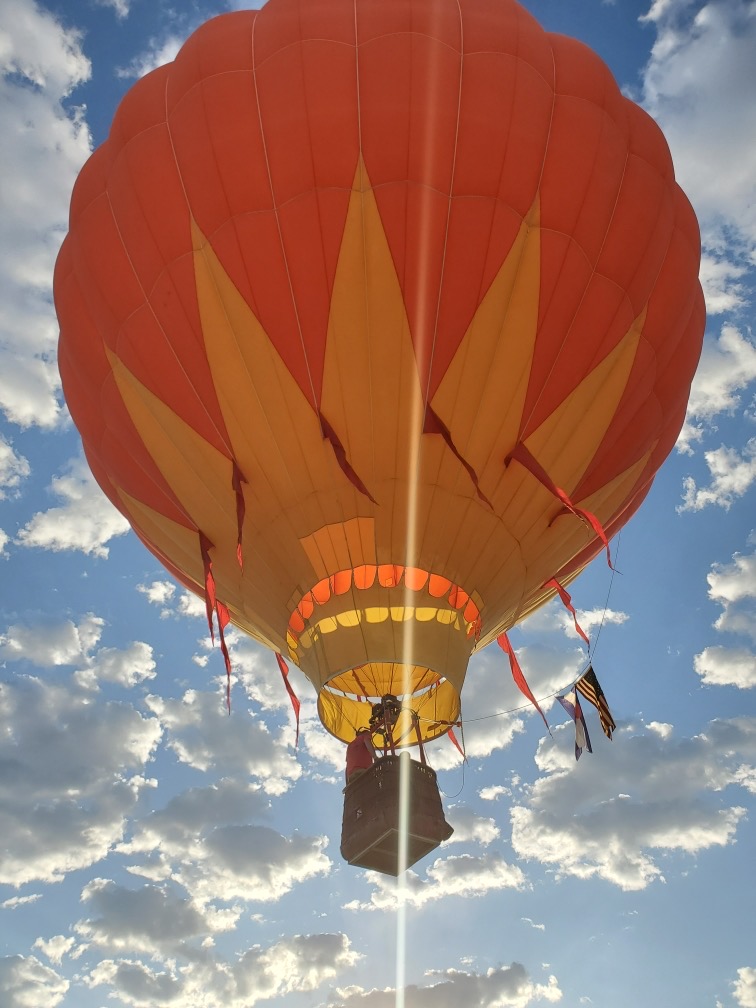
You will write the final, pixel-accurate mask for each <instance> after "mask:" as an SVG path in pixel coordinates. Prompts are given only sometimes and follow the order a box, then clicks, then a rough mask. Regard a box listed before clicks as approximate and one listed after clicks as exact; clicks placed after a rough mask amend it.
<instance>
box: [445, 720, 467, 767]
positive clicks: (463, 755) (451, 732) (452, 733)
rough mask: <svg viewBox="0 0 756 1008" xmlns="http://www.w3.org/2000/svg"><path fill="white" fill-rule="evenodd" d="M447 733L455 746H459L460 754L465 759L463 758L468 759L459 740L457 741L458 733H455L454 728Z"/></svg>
mask: <svg viewBox="0 0 756 1008" xmlns="http://www.w3.org/2000/svg"><path fill="white" fill-rule="evenodd" d="M446 734H447V735H448V736H449V740H450V741H451V742H452V743H453V744H454V745H455V746H456V747H457V749H458V750H459V755H460V756H461V757H462V759H463V760H467V756H465V754H464V753H463V752H462V747H461V746H460V744H459V742H458V741H457V736H456V735H455V734H454V729H453V728H450V729H449V731H448V732H447V733H446Z"/></svg>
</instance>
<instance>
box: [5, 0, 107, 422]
mask: <svg viewBox="0 0 756 1008" xmlns="http://www.w3.org/2000/svg"><path fill="white" fill-rule="evenodd" d="M0 65H1V66H2V69H3V72H4V73H3V80H2V82H1V83H0V97H1V98H2V100H0V133H2V136H3V138H4V143H3V184H2V187H0V194H1V195H0V218H2V221H3V228H2V232H0V352H2V354H3V367H2V370H0V410H2V411H3V412H4V413H5V414H6V416H7V417H8V418H9V419H10V420H12V421H14V422H15V423H18V424H20V425H22V426H25V427H26V426H31V425H35V424H37V425H40V426H43V427H50V426H52V425H54V424H55V423H57V422H58V420H59V418H60V416H61V412H60V406H59V404H58V388H59V378H58V372H57V368H56V365H55V347H56V343H57V337H58V327H57V324H56V321H55V314H54V312H53V308H52V299H51V277H52V270H53V263H54V260H55V256H56V255H57V252H58V248H59V246H60V242H61V240H62V237H63V235H64V233H65V230H66V227H67V218H68V202H69V197H70V194H71V189H72V187H73V183H74V179H75V177H76V174H77V172H78V170H79V168H80V166H81V164H82V163H83V161H84V160H85V159H86V157H87V155H88V154H89V147H90V139H89V132H88V130H87V128H86V125H85V123H84V120H83V116H82V115H81V113H80V112H74V113H70V112H68V111H66V110H65V109H64V108H63V104H62V103H63V100H64V99H65V98H67V97H68V96H69V95H70V94H71V92H72V91H73V90H74V88H75V87H76V86H77V84H80V83H82V82H83V81H85V80H87V79H88V78H89V74H90V65H89V61H88V60H87V59H86V57H85V56H84V54H83V53H82V51H81V47H80V38H79V35H78V33H77V32H75V31H71V30H67V29H65V28H63V27H62V26H61V25H60V24H59V23H58V22H57V21H56V20H55V18H54V16H53V15H52V14H51V13H50V12H48V11H45V10H44V9H43V8H41V7H39V6H37V5H36V4H35V3H33V2H31V0H5V2H4V3H3V4H2V5H0Z"/></svg>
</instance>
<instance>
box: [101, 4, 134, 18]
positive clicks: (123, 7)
mask: <svg viewBox="0 0 756 1008" xmlns="http://www.w3.org/2000/svg"><path fill="white" fill-rule="evenodd" d="M95 2H96V3H97V6H98V7H110V9H111V10H112V11H113V13H114V14H115V16H116V17H117V18H118V19H119V20H123V18H125V17H128V14H129V10H130V9H131V3H130V2H129V0H95Z"/></svg>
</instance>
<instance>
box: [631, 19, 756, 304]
mask: <svg viewBox="0 0 756 1008" xmlns="http://www.w3.org/2000/svg"><path fill="white" fill-rule="evenodd" d="M645 20H646V21H647V22H650V23H653V24H654V25H655V27H656V31H657V38H656V42H655V44H654V46H653V50H652V53H651V59H650V61H649V63H648V65H647V67H646V69H645V73H644V77H643V98H644V103H645V105H646V107H647V108H648V110H649V111H650V112H651V114H652V115H653V116H654V117H655V118H656V119H657V121H658V122H659V123H660V125H661V127H662V129H663V130H664V133H665V136H666V137H667V140H668V142H669V145H670V148H671V150H672V154H673V158H674V161H675V168H676V174H677V177H678V180H679V181H680V184H681V185H682V187H683V189H684V190H685V191H686V193H687V194H688V196H689V197H690V199H691V201H692V203H693V206H694V207H695V209H696V211H697V213H698V216H699V220H700V223H701V230H702V238H703V242H704V245H705V246H706V248H707V250H708V251H709V254H710V257H711V259H713V260H714V261H715V262H716V263H721V262H723V261H724V262H726V263H734V264H735V267H736V269H735V271H734V273H733V278H734V279H737V277H738V271H737V267H738V266H742V265H745V264H748V263H750V264H751V265H752V264H753V261H754V260H753V256H754V252H755V251H756V201H754V199H753V179H754V177H755V176H756V149H755V148H754V145H753V142H752V138H753V136H754V135H756V72H754V61H753V53H754V50H755V49H756V9H755V8H754V5H753V3H750V2H748V0H717V2H705V3H701V2H695V3H692V2H690V0H655V2H654V3H653V4H652V5H651V8H650V10H649V12H648V14H647V15H646V18H645ZM727 268H730V269H731V268H732V267H731V266H728V267H725V269H727ZM709 271H711V266H710V267H709ZM704 279H706V276H704ZM720 279H721V278H720ZM725 292H729V293H728V294H727V297H726V298H725V299H724V300H723V295H724V294H725ZM707 293H708V292H707ZM713 295H714V297H712V300H711V303H710V308H711V307H712V306H714V307H720V306H721V307H725V308H728V309H729V308H732V307H734V306H736V305H737V304H738V303H739V302H741V301H742V298H741V296H740V294H739V292H738V289H737V285H735V286H734V287H733V286H732V285H731V284H727V285H726V286H725V285H724V284H716V285H715V287H714V291H713Z"/></svg>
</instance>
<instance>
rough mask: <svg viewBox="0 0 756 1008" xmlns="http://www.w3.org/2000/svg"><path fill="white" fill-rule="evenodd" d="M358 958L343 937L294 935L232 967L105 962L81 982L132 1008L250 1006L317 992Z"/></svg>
mask: <svg viewBox="0 0 756 1008" xmlns="http://www.w3.org/2000/svg"><path fill="white" fill-rule="evenodd" d="M359 958H360V956H359V955H358V954H357V953H356V952H354V951H353V950H352V948H351V945H350V942H349V939H348V938H347V936H346V935H344V934H315V935H293V936H291V937H284V938H281V939H280V940H279V941H277V942H275V943H274V944H273V945H269V946H267V947H265V948H262V947H260V946H255V947H253V948H250V949H248V950H247V951H246V952H244V954H243V955H241V956H240V957H239V959H238V960H236V961H235V962H233V963H225V962H221V961H219V960H215V959H212V958H209V957H205V958H204V960H200V961H195V962H190V963H189V964H188V965H186V966H182V967H181V968H178V966H177V964H176V963H175V962H173V961H170V960H169V961H166V962H164V963H163V964H162V968H160V969H153V968H152V967H151V966H148V965H147V964H146V963H143V962H140V961H135V960H133V959H120V960H113V959H105V960H103V961H102V962H100V963H99V964H98V965H97V966H96V967H95V969H93V970H92V971H91V973H90V974H89V975H88V976H87V977H85V983H86V984H87V986H89V987H90V988H95V987H99V986H104V987H107V988H109V990H110V992H111V993H112V994H113V995H114V996H115V997H117V998H118V999H119V1001H120V1002H121V1003H123V1004H126V1005H131V1006H133V1008H164V1006H173V1008H178V1006H185V1005H202V1008H252V1006H253V1005H256V1004H257V1003H258V1002H260V1001H267V1000H271V999H274V998H280V997H283V996H285V995H286V994H294V993H306V992H308V991H313V990H317V989H318V988H319V987H321V986H322V985H323V984H325V983H327V982H329V981H333V979H334V978H336V977H338V976H339V975H340V974H341V973H343V972H344V970H346V969H348V968H350V967H351V966H352V965H354V963H355V962H357V960H358V959H359Z"/></svg>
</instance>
